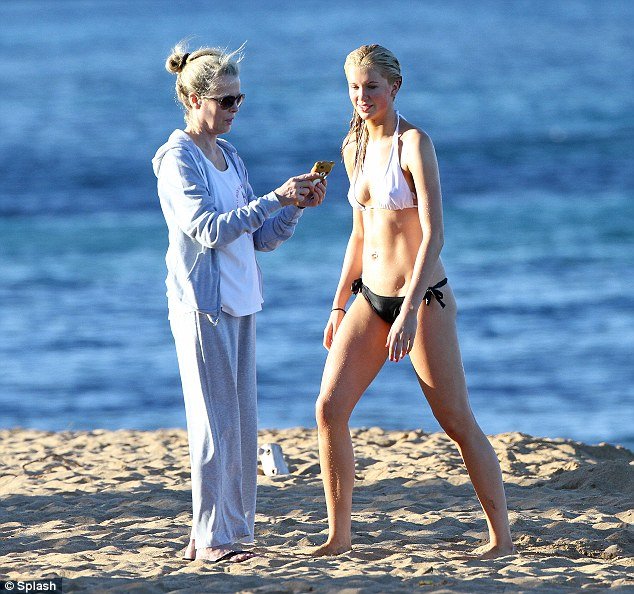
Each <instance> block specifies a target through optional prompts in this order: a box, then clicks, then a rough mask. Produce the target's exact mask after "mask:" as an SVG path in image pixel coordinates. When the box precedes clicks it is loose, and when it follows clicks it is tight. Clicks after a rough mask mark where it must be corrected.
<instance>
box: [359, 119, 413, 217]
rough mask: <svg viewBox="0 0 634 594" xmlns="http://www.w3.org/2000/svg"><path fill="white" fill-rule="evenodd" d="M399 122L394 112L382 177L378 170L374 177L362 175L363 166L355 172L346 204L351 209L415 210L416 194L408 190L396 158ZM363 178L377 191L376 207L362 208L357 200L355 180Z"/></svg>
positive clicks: (398, 160)
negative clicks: (387, 155)
mask: <svg viewBox="0 0 634 594" xmlns="http://www.w3.org/2000/svg"><path fill="white" fill-rule="evenodd" d="M400 122H401V116H400V114H399V113H398V111H397V112H396V130H395V131H394V137H393V138H392V148H391V149H390V155H389V157H388V159H387V168H386V170H385V173H384V174H383V176H381V174H380V170H379V171H378V172H377V173H378V174H377V173H375V174H374V175H364V170H363V166H361V168H360V169H361V170H360V171H355V173H354V174H353V178H352V183H351V184H350V189H349V190H348V202H350V204H351V205H352V208H356V209H358V210H366V209H369V208H383V209H386V210H403V209H404V208H416V207H417V205H418V200H417V198H416V193H415V192H412V190H411V189H410V187H409V185H408V183H407V180H406V179H405V176H404V175H403V170H402V169H401V163H400V159H399V158H398V129H399V124H400ZM362 175H363V176H364V177H365V178H366V179H368V180H371V181H372V182H373V183H372V187H374V188H377V190H378V191H379V196H380V197H379V200H378V204H377V205H376V206H370V205H368V206H364V205H363V204H361V203H360V202H359V201H358V200H357V194H356V185H357V178H359V177H360V176H362Z"/></svg>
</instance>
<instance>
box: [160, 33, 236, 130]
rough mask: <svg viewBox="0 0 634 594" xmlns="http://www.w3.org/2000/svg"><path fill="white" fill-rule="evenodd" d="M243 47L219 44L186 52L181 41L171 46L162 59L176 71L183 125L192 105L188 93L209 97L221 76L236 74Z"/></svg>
mask: <svg viewBox="0 0 634 594" xmlns="http://www.w3.org/2000/svg"><path fill="white" fill-rule="evenodd" d="M243 50H244V44H242V45H241V46H240V47H239V48H238V49H237V50H235V51H233V52H229V51H228V50H226V49H223V48H219V47H201V48H199V49H197V50H196V51H194V52H191V53H189V52H188V51H187V44H186V42H184V41H181V42H180V43H179V44H178V45H176V47H174V49H173V50H172V53H171V54H170V55H169V57H168V58H167V61H166V62H165V68H166V70H167V71H168V72H171V73H172V74H176V99H177V100H178V102H179V103H180V104H181V105H182V106H183V109H184V110H185V123H186V124H189V112H190V110H191V108H192V106H191V103H190V101H189V96H190V95H191V94H192V93H195V94H196V95H198V96H199V97H209V96H212V95H213V94H214V93H215V92H216V89H217V85H218V79H219V78H220V77H221V76H238V75H239V74H240V68H239V66H238V64H239V63H240V62H241V61H242V59H243V57H244V54H243Z"/></svg>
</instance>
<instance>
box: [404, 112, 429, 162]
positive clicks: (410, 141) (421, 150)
mask: <svg viewBox="0 0 634 594" xmlns="http://www.w3.org/2000/svg"><path fill="white" fill-rule="evenodd" d="M400 132H401V134H400V136H401V142H402V143H403V154H404V155H406V156H407V155H412V156H413V155H416V154H419V155H420V156H421V157H423V159H424V158H425V157H430V156H433V155H434V144H433V142H432V140H431V138H430V136H429V134H427V132H425V131H424V130H421V129H420V128H418V127H417V126H414V124H411V123H410V122H408V121H407V120H405V119H403V118H401V124H400Z"/></svg>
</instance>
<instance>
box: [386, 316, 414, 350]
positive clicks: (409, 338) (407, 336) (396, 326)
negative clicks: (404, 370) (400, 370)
mask: <svg viewBox="0 0 634 594" xmlns="http://www.w3.org/2000/svg"><path fill="white" fill-rule="evenodd" d="M417 327H418V319H417V317H416V311H410V312H408V313H405V312H403V311H401V313H400V314H399V315H398V317H397V318H396V320H394V323H393V324H392V327H391V328H390V331H389V333H388V335H387V340H386V342H385V346H386V347H387V349H388V354H389V358H390V361H396V362H398V361H400V360H401V359H403V358H405V355H407V353H409V352H410V351H411V350H412V348H413V347H414V338H416V329H417Z"/></svg>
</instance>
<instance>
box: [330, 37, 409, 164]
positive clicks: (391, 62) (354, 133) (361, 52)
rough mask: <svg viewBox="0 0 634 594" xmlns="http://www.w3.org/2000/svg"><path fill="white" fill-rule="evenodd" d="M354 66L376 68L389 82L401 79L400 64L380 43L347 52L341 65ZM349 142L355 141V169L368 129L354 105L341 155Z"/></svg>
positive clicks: (365, 143)
mask: <svg viewBox="0 0 634 594" xmlns="http://www.w3.org/2000/svg"><path fill="white" fill-rule="evenodd" d="M355 67H356V68H367V69H370V68H373V69H375V70H377V71H378V72H379V74H381V76H382V77H383V78H385V79H386V80H387V82H388V83H389V84H393V83H395V82H396V81H399V82H400V81H402V80H403V77H402V76H401V65H400V64H399V62H398V60H397V59H396V56H395V55H394V54H393V53H392V52H391V51H390V50H389V49H387V48H384V47H383V46H381V45H377V44H376V43H375V44H372V45H362V46H361V47H359V48H357V49H356V50H354V51H351V52H350V53H349V54H348V56H347V57H346V61H345V62H344V65H343V69H344V72H345V71H347V70H348V69H349V68H355ZM351 142H356V148H355V153H354V169H355V170H356V169H357V167H358V166H360V165H361V164H362V163H363V160H364V159H365V149H366V148H367V146H368V129H367V127H366V125H365V121H364V120H363V119H362V118H361V116H360V115H359V114H358V113H357V111H356V109H354V107H353V108H352V119H351V120H350V129H349V130H348V133H347V134H346V137H345V138H344V139H343V143H342V144H341V156H342V157H343V150H344V149H345V148H346V146H347V145H348V144H350V143H351Z"/></svg>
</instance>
